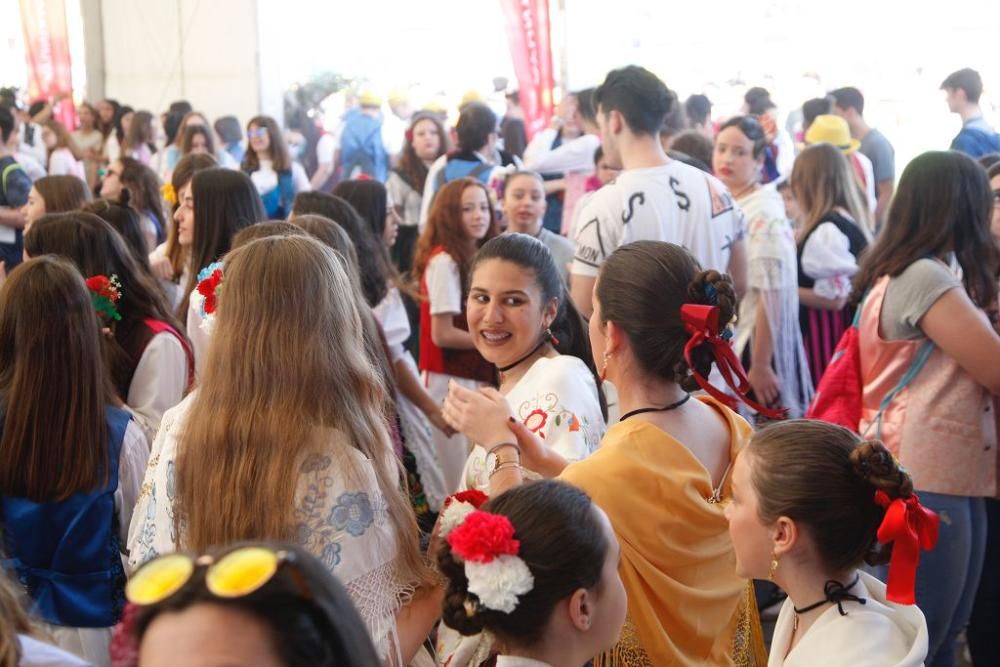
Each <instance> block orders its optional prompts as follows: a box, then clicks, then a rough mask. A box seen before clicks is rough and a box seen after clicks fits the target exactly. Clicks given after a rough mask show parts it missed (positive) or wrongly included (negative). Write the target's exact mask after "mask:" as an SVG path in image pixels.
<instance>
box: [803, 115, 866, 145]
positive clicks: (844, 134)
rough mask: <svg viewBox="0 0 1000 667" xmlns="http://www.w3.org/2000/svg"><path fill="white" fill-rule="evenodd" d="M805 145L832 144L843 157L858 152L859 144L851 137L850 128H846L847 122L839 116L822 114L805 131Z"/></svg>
mask: <svg viewBox="0 0 1000 667" xmlns="http://www.w3.org/2000/svg"><path fill="white" fill-rule="evenodd" d="M805 141H806V145H807V146H809V145H811V144H823V143H826V144H833V145H834V146H836V147H837V148H839V149H840V150H841V151H843V152H844V155H850V154H851V153H853V152H854V151H856V150H858V148H859V147H860V146H861V142H860V141H858V140H857V139H855V138H853V137H852V136H851V128H849V127H848V126H847V121H846V120H844V119H843V118H841V117H840V116H833V115H830V114H824V115H822V116H816V120H814V121H813V123H812V125H810V126H809V129H808V130H806V136H805Z"/></svg>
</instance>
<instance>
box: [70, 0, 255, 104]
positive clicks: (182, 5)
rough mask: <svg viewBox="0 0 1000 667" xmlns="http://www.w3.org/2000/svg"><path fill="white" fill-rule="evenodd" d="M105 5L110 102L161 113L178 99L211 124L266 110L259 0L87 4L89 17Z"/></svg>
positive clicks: (107, 0) (106, 78)
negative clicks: (220, 118)
mask: <svg viewBox="0 0 1000 667" xmlns="http://www.w3.org/2000/svg"><path fill="white" fill-rule="evenodd" d="M98 2H99V5H100V14H101V16H100V24H101V33H102V38H103V39H102V46H103V65H104V66H103V69H104V78H103V81H104V95H105V96H106V97H112V98H116V99H118V100H119V101H121V102H123V103H126V102H127V103H128V104H131V105H132V106H133V107H135V108H136V109H148V110H150V111H152V112H154V113H159V112H161V111H164V110H166V108H167V106H168V105H169V104H170V103H171V102H172V101H174V100H178V99H187V100H189V101H190V102H191V103H192V104H193V105H194V107H195V108H196V109H198V110H199V111H202V112H204V113H205V114H207V115H208V116H209V118H211V119H214V118H216V117H218V116H221V115H224V114H235V115H236V116H237V117H238V118H239V119H240V120H241V122H245V121H246V120H247V119H248V118H249V117H251V116H253V115H255V114H257V113H258V110H259V109H260V98H261V95H260V77H259V74H258V71H259V68H258V17H257V3H256V1H255V0H146V1H139V2H137V1H136V0H96V1H91V0H84V8H85V13H86V12H87V7H88V6H90V8H91V11H93V7H94V5H95V4H97V3H98ZM84 20H85V23H86V21H87V17H86V16H85V17H84ZM90 34H93V33H92V32H89V31H88V35H90ZM88 49H89V45H88ZM89 60H91V58H90V57H89V56H88V61H89Z"/></svg>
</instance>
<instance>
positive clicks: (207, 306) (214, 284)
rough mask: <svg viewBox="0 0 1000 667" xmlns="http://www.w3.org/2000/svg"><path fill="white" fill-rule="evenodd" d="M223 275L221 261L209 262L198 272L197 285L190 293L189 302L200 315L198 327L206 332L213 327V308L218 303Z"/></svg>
mask: <svg viewBox="0 0 1000 667" xmlns="http://www.w3.org/2000/svg"><path fill="white" fill-rule="evenodd" d="M223 276H224V271H223V267H222V262H213V263H211V264H209V265H208V266H206V267H205V268H204V269H202V270H201V271H200V272H199V273H198V285H197V287H195V290H194V292H192V293H191V303H192V304H194V306H195V308H196V309H197V311H198V313H199V314H200V315H201V323H200V324H199V325H198V327H199V328H200V329H201V330H202V331H204V332H205V333H208V334H210V333H212V329H213V328H214V327H215V309H216V308H218V305H219V294H220V293H221V292H222V278H223Z"/></svg>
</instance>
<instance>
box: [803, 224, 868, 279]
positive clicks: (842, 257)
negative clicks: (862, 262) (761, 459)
mask: <svg viewBox="0 0 1000 667" xmlns="http://www.w3.org/2000/svg"><path fill="white" fill-rule="evenodd" d="M801 261H802V270H803V271H804V272H805V274H806V275H807V276H809V277H810V278H813V279H817V280H818V279H820V278H832V277H834V276H841V275H845V276H848V277H849V276H853V275H854V274H855V273H857V271H858V260H857V259H856V258H855V257H854V255H852V254H851V241H850V239H848V238H847V236H846V235H845V234H844V233H843V232H842V231H840V230H839V229H838V228H837V226H836V225H835V224H833V223H832V222H824V223H823V224H821V225H820V226H819V227H817V228H816V231H814V232H813V233H812V235H811V236H810V237H809V238H808V239H807V240H806V243H805V247H803V248H802V260H801Z"/></svg>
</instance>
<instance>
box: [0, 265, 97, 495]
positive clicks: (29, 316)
mask: <svg viewBox="0 0 1000 667" xmlns="http://www.w3.org/2000/svg"><path fill="white" fill-rule="evenodd" d="M113 393H114V392H113V389H112V388H111V386H110V383H109V381H108V378H107V376H106V375H105V370H104V363H103V361H102V357H101V344H100V332H99V329H98V323H97V315H96V314H95V313H94V306H93V304H92V303H91V300H90V292H89V291H88V290H87V286H86V285H85V284H84V282H83V277H82V276H81V275H80V272H79V271H77V270H76V267H74V266H73V265H72V264H71V263H70V262H68V261H66V260H65V259H61V258H58V257H52V256H45V257H38V258H35V259H31V260H28V261H27V262H24V263H23V264H21V265H20V266H19V267H17V269H15V270H14V271H13V272H12V273H11V274H10V276H9V277H8V278H7V281H6V282H5V283H4V285H3V288H2V289H0V397H2V399H0V400H2V401H3V410H4V415H3V435H2V437H0V494H3V495H5V496H17V497H21V498H28V499H30V500H35V501H50V502H51V501H60V500H65V499H66V498H68V497H70V496H71V495H73V494H74V493H77V492H80V491H89V490H92V489H95V488H97V487H99V486H100V485H102V484H104V483H105V482H106V481H107V478H108V442H107V422H106V418H105V413H104V410H105V406H106V405H107V404H108V403H110V401H111V397H112V395H113Z"/></svg>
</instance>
